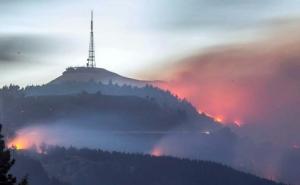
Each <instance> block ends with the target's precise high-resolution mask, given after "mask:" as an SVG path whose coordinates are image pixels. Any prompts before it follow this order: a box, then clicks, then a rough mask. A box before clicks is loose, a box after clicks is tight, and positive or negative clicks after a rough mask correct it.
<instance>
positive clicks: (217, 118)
mask: <svg viewBox="0 0 300 185" xmlns="http://www.w3.org/2000/svg"><path fill="white" fill-rule="evenodd" d="M214 120H215V121H216V122H219V123H222V122H223V120H224V118H223V117H222V116H217V117H215V118H214Z"/></svg>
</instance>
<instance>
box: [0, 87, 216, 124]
mask: <svg viewBox="0 0 300 185" xmlns="http://www.w3.org/2000/svg"><path fill="white" fill-rule="evenodd" d="M70 88H71V89H70ZM72 88H74V89H77V92H76V93H77V94H72V93H69V94H67V93H55V92H56V91H62V92H74V93H75V90H74V91H72ZM78 89H84V91H83V90H82V91H79V90H78ZM37 92H39V93H37ZM103 92H105V93H103ZM50 94H52V95H50ZM0 95H1V98H0V99H1V102H0V103H1V105H0V109H1V110H0V112H1V117H2V118H1V119H3V120H2V121H3V122H4V123H5V124H6V125H8V126H7V128H9V129H11V130H16V129H17V128H21V127H23V126H26V125H28V124H34V123H49V122H55V121H57V120H60V119H68V120H77V121H74V122H78V121H79V122H80V120H81V119H83V118H84V122H93V123H96V124H98V126H99V125H101V124H105V125H106V126H107V125H109V126H114V128H115V129H128V130H135V129H137V130H149V129H150V130H167V129H171V128H174V127H176V126H178V125H181V124H188V123H191V122H200V123H201V124H198V125H202V126H203V127H205V126H206V127H212V126H216V124H214V122H213V120H212V119H210V118H208V117H206V116H203V115H199V114H198V113H197V111H196V110H195V108H194V107H193V106H192V105H191V104H189V103H188V102H187V101H185V100H180V99H178V98H177V97H175V96H173V95H172V94H170V92H167V91H162V90H160V89H158V88H155V87H152V86H145V87H142V88H136V87H131V86H126V85H125V86H122V87H121V86H118V85H114V84H107V85H105V84H101V83H100V84H96V83H95V82H89V83H80V84H77V83H76V84H73V83H67V84H64V85H49V86H37V87H26V88H25V89H21V88H20V87H18V86H9V87H3V88H2V89H1V90H0ZM1 107H2V108H1ZM103 119H104V120H103ZM124 123H126V124H124ZM128 124H129V125H128Z"/></svg>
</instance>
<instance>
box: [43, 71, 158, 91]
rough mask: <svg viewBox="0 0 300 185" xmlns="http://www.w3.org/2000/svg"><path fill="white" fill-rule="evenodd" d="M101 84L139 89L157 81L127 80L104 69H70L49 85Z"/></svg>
mask: <svg viewBox="0 0 300 185" xmlns="http://www.w3.org/2000/svg"><path fill="white" fill-rule="evenodd" d="M89 81H94V82H97V83H99V82H101V83H104V84H108V83H109V82H113V83H116V84H118V85H125V84H126V85H132V86H137V87H142V86H145V85H146V84H153V83H155V81H143V80H136V79H132V78H127V77H124V76H121V75H119V74H116V73H114V72H111V71H108V70H106V69H103V68H87V67H70V68H67V69H66V71H65V72H63V74H62V75H61V76H59V77H57V78H56V79H54V80H52V81H51V82H49V83H48V84H49V85H57V84H64V83H68V82H89Z"/></svg>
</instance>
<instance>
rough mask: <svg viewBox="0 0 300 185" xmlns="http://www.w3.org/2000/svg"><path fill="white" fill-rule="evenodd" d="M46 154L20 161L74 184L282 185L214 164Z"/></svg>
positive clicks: (68, 151) (58, 150)
mask: <svg viewBox="0 0 300 185" xmlns="http://www.w3.org/2000/svg"><path fill="white" fill-rule="evenodd" d="M44 152H45V154H32V153H30V152H26V151H23V152H21V153H19V154H18V155H17V160H18V161H22V160H26V159H25V158H26V157H25V156H27V157H28V156H31V157H30V158H32V160H36V161H37V162H39V163H40V164H42V166H43V168H44V170H45V171H46V172H47V173H48V175H49V176H53V177H55V178H57V179H59V180H60V181H63V182H67V183H70V184H72V185H90V184H95V182H97V184H106V185H140V184H143V185H199V184H205V185H220V184H226V185H279V183H275V182H272V181H270V180H265V179H262V178H259V177H256V176H253V175H250V174H247V173H243V172H239V171H237V170H234V169H232V168H230V167H227V166H224V165H220V164H217V163H214V162H205V161H192V160H187V159H176V158H172V157H154V156H150V155H142V154H125V153H119V152H105V151H101V150H90V149H75V148H63V147H48V148H47V149H45V150H44ZM21 164H24V163H23V162H19V166H17V167H16V168H18V170H23V171H33V169H30V168H32V166H31V167H29V166H28V165H21ZM36 167H39V165H36ZM29 169H30V170H29ZM34 174H35V175H32V177H33V178H37V176H36V174H38V173H35V172H34ZM30 176H31V175H30V174H29V177H30ZM32 185H38V184H34V183H33V184H32Z"/></svg>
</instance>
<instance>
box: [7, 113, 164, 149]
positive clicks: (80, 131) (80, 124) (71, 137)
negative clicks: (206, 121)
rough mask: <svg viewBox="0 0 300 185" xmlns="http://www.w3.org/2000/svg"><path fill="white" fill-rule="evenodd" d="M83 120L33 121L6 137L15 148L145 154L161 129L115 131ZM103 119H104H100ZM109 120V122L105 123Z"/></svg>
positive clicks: (160, 133)
mask: <svg viewBox="0 0 300 185" xmlns="http://www.w3.org/2000/svg"><path fill="white" fill-rule="evenodd" d="M90 121H91V120H89V119H86V121H84V120H80V119H78V120H77V121H74V120H60V121H56V122H51V123H43V124H34V125H32V126H27V127H24V128H22V129H19V130H18V131H16V134H15V135H14V137H11V138H9V139H8V142H7V143H8V147H15V148H17V149H31V148H36V149H37V150H38V151H40V147H41V146H43V145H58V146H64V147H71V146H73V147H77V148H92V149H102V150H108V151H121V152H138V153H146V152H148V151H149V150H150V149H151V148H152V147H153V144H154V143H155V141H157V140H158V139H159V138H160V136H161V135H162V134H164V133H163V132H154V131H152V132H142V131H141V132H139V131H131V130H116V129H113V127H110V126H107V127H103V125H102V126H97V125H96V124H94V123H91V122H90ZM103 121H104V122H105V119H103ZM108 123H109V122H108ZM123 124H124V125H126V122H123Z"/></svg>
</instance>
